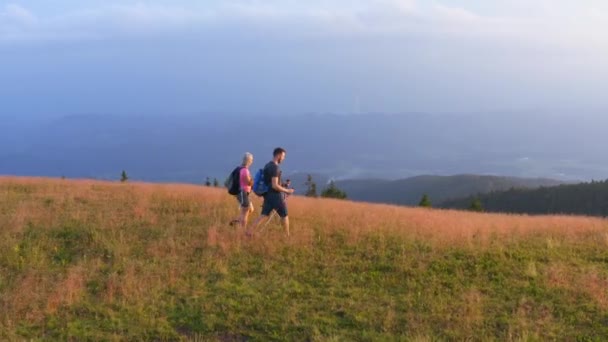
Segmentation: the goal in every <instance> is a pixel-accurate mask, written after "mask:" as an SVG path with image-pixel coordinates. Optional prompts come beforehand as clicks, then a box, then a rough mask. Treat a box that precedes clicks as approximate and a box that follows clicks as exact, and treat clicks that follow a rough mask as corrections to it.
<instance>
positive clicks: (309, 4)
mask: <svg viewBox="0 0 608 342" xmlns="http://www.w3.org/2000/svg"><path fill="white" fill-rule="evenodd" d="M587 3H588V6H584V5H573V4H572V2H566V1H561V0H560V1H549V0H527V1H524V0H513V1H512V2H509V3H508V5H505V4H498V5H495V7H496V11H494V12H495V13H492V14H483V15H482V14H480V13H476V12H475V11H473V10H470V9H467V8H465V7H463V6H462V5H461V6H460V7H459V6H455V5H450V6H447V5H445V4H444V3H441V2H439V1H436V2H434V3H431V4H429V3H428V2H423V1H417V0H350V1H349V2H348V3H346V2H344V1H329V0H325V1H322V0H310V1H306V2H301V1H294V0H282V1H279V0H266V1H252V0H249V1H245V0H225V1H222V2H219V3H217V4H205V5H204V6H203V5H197V4H196V3H189V4H182V5H179V4H171V5H152V4H149V3H148V2H146V3H143V2H140V3H135V4H130V5H124V4H123V5H101V6H99V7H96V8H91V9H89V10H77V11H72V12H65V13H63V14H62V15H56V16H42V15H40V16H38V17H37V16H36V15H34V14H33V13H32V12H31V11H29V10H28V9H26V8H24V7H22V6H19V5H15V4H12V5H7V6H5V7H4V8H3V9H1V10H0V42H2V41H7V40H10V41H15V40H19V39H23V40H48V39H85V38H87V37H111V36H114V35H122V34H138V35H150V34H151V35H154V34H157V33H159V32H179V31H182V30H196V32H199V33H202V34H204V32H205V30H206V29H208V28H209V27H228V28H230V29H231V30H232V31H233V32H234V31H239V30H240V31H241V33H242V34H247V32H249V30H250V29H252V28H253V29H255V28H261V29H265V30H266V31H268V32H270V31H272V32H276V33H277V34H290V35H294V34H297V35H324V36H327V35H333V34H341V35H342V34H351V35H359V34H380V35H400V34H442V35H450V36H455V37H456V38H457V37H459V36H464V37H482V38H485V39H487V38H489V39H499V40H500V39H505V40H508V41H511V42H512V41H515V42H518V41H519V42H524V43H526V44H536V43H540V44H552V45H560V46H565V47H581V46H590V47H591V48H598V47H602V48H605V47H607V46H608V6H606V5H605V4H604V3H603V2H599V1H595V0H587ZM502 12H504V13H506V14H501V13H502Z"/></svg>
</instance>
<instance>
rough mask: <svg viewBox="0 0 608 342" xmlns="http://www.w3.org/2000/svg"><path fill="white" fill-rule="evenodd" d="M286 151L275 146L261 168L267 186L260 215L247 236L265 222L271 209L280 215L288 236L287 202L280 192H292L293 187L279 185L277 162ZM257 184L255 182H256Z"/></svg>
mask: <svg viewBox="0 0 608 342" xmlns="http://www.w3.org/2000/svg"><path fill="white" fill-rule="evenodd" d="M285 155H286V151H285V150H284V149H282V148H280V147H277V148H276V149H275V150H274V152H273V159H272V161H271V162H269V163H268V164H266V166H264V169H263V182H264V183H265V185H266V186H267V187H268V189H267V191H266V192H265V193H263V197H264V205H263V206H262V214H261V216H260V217H259V218H258V219H257V220H255V222H254V223H253V224H252V226H251V227H249V229H247V232H246V234H247V235H248V236H252V235H253V231H255V230H256V228H257V227H258V226H259V225H260V224H262V223H263V222H267V221H268V219H269V218H270V214H271V213H272V212H273V211H276V213H277V214H278V215H279V217H281V223H282V224H283V227H284V228H285V232H286V233H287V236H289V217H288V216H287V204H286V202H285V198H284V197H283V195H282V194H289V195H290V194H293V192H294V190H293V189H286V188H285V187H283V186H281V180H280V172H281V169H280V168H279V164H281V163H282V162H283V160H285ZM256 186H257V184H256Z"/></svg>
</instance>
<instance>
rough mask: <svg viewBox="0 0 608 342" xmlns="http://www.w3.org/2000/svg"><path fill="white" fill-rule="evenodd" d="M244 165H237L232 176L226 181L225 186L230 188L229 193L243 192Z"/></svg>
mask: <svg viewBox="0 0 608 342" xmlns="http://www.w3.org/2000/svg"><path fill="white" fill-rule="evenodd" d="M242 169H243V167H242V166H237V167H236V168H235V169H234V170H233V171H232V173H230V176H228V178H227V179H226V182H224V186H225V187H226V189H228V193H229V194H231V195H238V194H239V192H241V170H242Z"/></svg>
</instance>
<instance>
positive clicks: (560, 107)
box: [0, 0, 608, 117]
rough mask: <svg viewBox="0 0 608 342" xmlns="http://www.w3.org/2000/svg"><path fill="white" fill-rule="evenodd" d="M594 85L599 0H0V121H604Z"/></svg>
mask: <svg viewBox="0 0 608 342" xmlns="http://www.w3.org/2000/svg"><path fill="white" fill-rule="evenodd" d="M605 89H608V2H607V1H605V0H579V1H571V0H508V1H507V0H504V1H503V0H500V1H487V0H468V1H464V0H437V1H423V0H308V1H295V0H267V1H256V0H222V1H216V0H206V1H192V0H190V1H188V0H173V1H127V0H122V1H112V0H103V1H101V0H88V1H83V0H78V1H77V0H54V1H52V2H51V1H39V0H24V1H16V0H14V1H4V0H0V116H3V117H8V116H10V117H33V116H52V115H73V114H89V113H95V114H100V113H111V114H147V113H153V114H178V113H179V114H187V113H218V112H221V113H246V114H250V113H289V114H297V113H310V112H314V113H370V112H383V113H404V112H430V113H461V112H476V113H488V115H492V113H505V112H515V111H519V112H521V111H523V112H531V111H538V112H543V113H544V112H546V113H552V112H556V111H562V112H571V113H576V112H578V111H582V110H584V111H593V112H598V113H601V112H602V110H605V109H608V97H606V96H605V91H604V90H605ZM547 115H549V114H547ZM598 115H600V114H598Z"/></svg>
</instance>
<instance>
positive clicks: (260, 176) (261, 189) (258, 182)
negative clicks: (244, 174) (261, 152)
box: [253, 169, 270, 196]
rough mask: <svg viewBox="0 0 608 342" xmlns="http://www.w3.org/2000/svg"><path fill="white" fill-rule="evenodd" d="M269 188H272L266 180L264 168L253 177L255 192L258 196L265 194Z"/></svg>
mask: <svg viewBox="0 0 608 342" xmlns="http://www.w3.org/2000/svg"><path fill="white" fill-rule="evenodd" d="M268 190H270V187H269V186H268V184H266V182H265V181H264V170H263V169H259V170H258V172H256V174H255V177H254V178H253V193H254V194H256V195H258V196H264V195H265V194H266V193H267V192H268Z"/></svg>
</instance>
